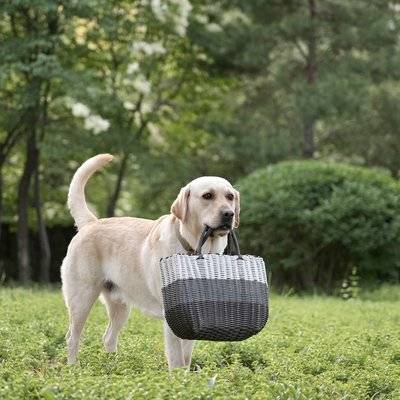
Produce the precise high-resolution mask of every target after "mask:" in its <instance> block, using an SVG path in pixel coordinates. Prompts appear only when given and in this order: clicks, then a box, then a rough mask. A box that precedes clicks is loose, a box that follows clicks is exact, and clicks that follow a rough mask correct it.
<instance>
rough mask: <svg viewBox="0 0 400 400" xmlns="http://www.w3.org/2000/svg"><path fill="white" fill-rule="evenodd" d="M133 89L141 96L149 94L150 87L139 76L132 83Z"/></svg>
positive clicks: (147, 82) (148, 83)
mask: <svg viewBox="0 0 400 400" xmlns="http://www.w3.org/2000/svg"><path fill="white" fill-rule="evenodd" d="M133 87H134V88H135V89H136V90H137V91H138V92H139V93H142V94H148V93H150V89H151V85H150V82H149V81H147V80H146V79H145V78H144V77H143V76H139V77H138V78H137V79H136V80H135V81H134V82H133Z"/></svg>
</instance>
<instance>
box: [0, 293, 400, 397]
mask: <svg viewBox="0 0 400 400" xmlns="http://www.w3.org/2000/svg"><path fill="white" fill-rule="evenodd" d="M371 299H373V301H372V300H356V301H347V302H345V301H342V300H341V299H334V298H321V297H305V298H299V297H281V296H272V298H271V316H270V320H269V322H268V325H267V327H266V328H265V329H264V330H263V331H262V332H261V333H260V334H259V335H257V336H255V337H253V338H251V339H248V340H247V341H245V342H242V343H207V342H202V343H198V344H197V346H196V348H195V352H194V359H193V371H191V372H188V371H183V370H178V371H175V372H173V373H172V374H170V373H169V372H168V371H167V368H166V363H165V359H164V354H163V343H162V332H161V323H160V322H159V321H155V320H152V319H150V318H147V317H145V316H142V315H141V314H139V313H137V312H134V313H133V314H132V315H131V317H130V319H129V322H128V324H127V326H126V328H125V329H124V330H123V333H122V335H121V338H120V345H119V351H118V353H117V354H114V355H110V354H106V353H105V352H104V350H103V348H102V343H101V336H102V334H103V331H104V329H105V326H106V315H105V311H104V309H103V307H102V306H101V305H100V304H96V306H95V307H94V310H93V311H92V313H91V316H90V318H89V321H88V323H87V325H86V330H85V333H84V337H83V340H82V346H81V352H80V365H75V366H67V365H66V354H65V345H64V334H65V331H66V328H67V317H66V312H65V309H64V305H63V302H62V298H61V293H60V291H59V290H56V289H42V290H40V289H18V288H17V289H4V288H0V399H13V400H14V399H39V398H40V399H42V398H43V399H48V400H51V399H100V398H103V399H153V398H154V399H246V398H249V399H369V398H370V399H400V302H399V301H393V300H392V301H384V300H383V301H382V300H379V296H375V297H374V296H371Z"/></svg>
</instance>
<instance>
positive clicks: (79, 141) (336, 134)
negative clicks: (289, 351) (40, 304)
mask: <svg viewBox="0 0 400 400" xmlns="http://www.w3.org/2000/svg"><path fill="white" fill-rule="evenodd" d="M399 34H400V2H397V1H395V0H392V1H386V0H377V1H373V2H371V1H367V0H353V1H347V0H273V1H263V0H253V1H246V2H243V1H236V0H230V1H223V0H217V1H208V0H199V1H198V0H192V1H189V0H164V1H160V0H137V1H136V0H125V1H117V0H112V1H109V0H81V1H70V0H68V1H67V0H57V1H50V0H35V1H33V0H18V1H15V0H3V1H2V2H1V3H0V110H1V112H0V227H1V232H0V234H1V242H0V243H1V259H0V276H1V279H2V280H10V279H19V280H21V281H24V282H26V281H29V280H31V279H35V280H42V281H49V280H57V279H58V266H59V264H60V260H61V258H62V257H63V255H64V253H65V248H66V245H67V243H68V240H69V239H70V237H71V235H72V234H73V227H72V220H71V218H70V216H69V214H68V212H67V210H66V206H65V203H66V196H67V191H68V184H69V181H70V179H71V177H72V174H73V172H74V170H75V169H76V167H77V166H78V165H79V164H80V163H81V162H82V161H83V160H85V159H86V158H88V157H90V156H92V155H94V154H97V153H100V152H110V153H112V154H114V155H116V156H117V162H114V163H113V165H112V166H110V167H109V168H107V169H106V170H104V171H102V172H101V173H99V174H98V175H97V176H95V177H94V178H93V179H92V180H91V181H90V183H89V187H88V198H89V201H90V203H91V204H92V206H93V207H94V208H95V209H96V210H97V213H98V215H100V216H113V215H131V216H143V217H149V218H153V217H158V216H159V215H161V214H163V213H167V212H168V210H169V205H170V203H171V202H172V200H173V198H174V197H175V196H176V193H177V192H178V190H179V188H180V186H182V185H183V184H184V183H186V182H187V181H188V180H190V179H192V178H195V177H197V176H200V175H221V176H224V177H226V178H227V179H229V180H230V181H232V182H238V181H239V182H246V178H245V176H247V175H248V174H250V173H252V172H253V171H255V170H257V169H259V168H265V167H267V166H268V165H270V164H277V163H279V162H281V161H285V160H292V159H302V158H303V159H316V160H319V161H321V162H328V161H329V162H341V163H347V164H354V165H357V166H360V167H365V168H380V169H382V170H386V172H382V174H383V175H385V177H386V178H382V179H381V178H378V177H377V178H376V179H377V180H379V181H380V182H381V180H382V182H383V181H385V182H386V183H382V185H383V186H385V185H386V186H387V187H386V186H385V188H383V187H382V188H381V189H379V190H381V191H382V192H379V193H380V194H379V193H378V192H376V190H378V189H376V188H375V186H376V185H375V184H374V183H373V182H372V181H374V179H375V178H374V179H372V178H371V180H370V181H368V180H365V179H364V177H365V176H366V175H365V174H367V175H368V174H369V173H370V174H372V175H373V174H377V175H376V176H378V175H379V173H378V172H364V170H363V169H357V168H356V169H351V168H350V167H347V166H345V165H338V166H337V170H336V169H335V168H336V167H334V166H332V167H329V168H332V171H336V172H332V174H333V175H335V174H337V175H335V176H341V174H345V175H346V176H350V175H351V179H349V183H348V184H347V183H346V185H344V186H340V185H339V186H340V188H339V189H337V191H335V195H333V194H332V196H331V197H329V199H327V198H326V197H324V196H325V194H322V195H321V196H322V197H321V198H319V200H321V203H320V208H318V210H319V211H318V212H317V211H315V210H314V209H312V210H313V211H312V214H313V218H315V219H314V220H313V221H314V222H315V224H317V225H318V229H320V230H321V232H325V234H326V235H327V236H326V237H325V236H324V238H322V237H321V236H320V235H316V231H314V230H313V232H312V234H311V233H307V232H308V231H307V230H306V231H305V232H303V233H304V235H306V237H304V242H302V243H304V244H305V245H306V246H308V245H309V244H310V243H311V241H312V240H317V242H318V241H323V240H328V239H327V238H328V236H329V238H330V239H329V240H331V241H329V240H328V242H329V243H327V242H326V243H325V242H324V245H325V244H326V245H327V246H331V245H332V243H333V242H334V243H335V245H334V246H336V245H338V246H339V244H338V243H339V242H340V246H342V245H343V246H344V247H340V248H341V250H340V251H342V250H343V249H344V248H346V249H347V250H349V249H351V251H350V253H351V257H350V258H346V257H347V255H348V253H346V254H347V255H346V257H345V258H346V260H349V262H347V261H346V262H344V261H343V257H342V256H343V254H344V253H343V254H342V253H340V254H341V256H340V257H339V256H338V258H337V259H336V260H337V263H338V265H339V264H340V268H339V267H338V268H339V269H340V270H341V271H342V272H341V274H340V275H339V276H338V277H337V278H340V279H341V278H343V277H345V276H346V274H348V273H349V268H350V264H351V263H356V264H358V266H359V267H361V264H362V265H366V264H365V263H364V261H363V260H364V258H363V257H362V254H364V255H365V254H368V260H369V261H370V262H372V260H374V261H373V262H374V263H375V265H374V266H373V267H371V268H372V270H374V271H377V270H379V271H381V272H382V271H383V272H382V273H380V272H379V273H377V274H375V275H373V276H374V279H376V278H377V277H379V279H382V280H389V279H392V280H393V279H394V280H396V279H397V280H398V279H399V276H398V272H393V271H398V269H397V270H396V268H398V265H399V262H400V261H399V255H398V253H396V252H393V251H392V250H391V249H392V248H393V247H392V246H393V243H394V242H390V240H391V239H388V238H386V239H387V240H388V241H389V242H390V244H388V246H389V247H385V246H384V245H383V244H382V246H383V247H381V248H379V249H378V250H377V249H375V250H371V251H372V253H368V251H369V250H365V249H364V250H363V248H362V246H361V247H359V246H358V244H360V243H363V237H364V236H363V235H367V236H368V234H369V233H371V232H373V231H374V230H378V231H379V226H378V225H379V224H380V222H379V221H380V219H379V218H378V216H376V212H377V213H378V214H379V215H381V216H382V218H384V219H385V218H386V217H384V216H385V215H386V216H387V215H388V213H389V214H390V213H391V212H392V211H390V210H394V209H396V208H395V207H394V206H393V204H394V202H396V201H398V197H399V194H398V192H396V191H395V189H393V187H395V186H396V184H397V183H395V181H396V180H397V179H398V177H399V170H400V157H399V153H400V103H399V98H400V54H399V53H400V51H399V50H400V49H399ZM324 165H328V164H323V163H310V164H302V163H294V164H286V163H284V164H282V166H278V165H277V166H276V167H273V168H276V169H272V170H269V169H267V170H262V169H261V171H260V172H256V173H255V175H251V177H249V178H248V181H247V182H251V181H252V179H253V180H254V179H256V178H255V177H257V176H260V177H265V181H264V180H260V181H257V183H256V186H257V189H258V190H259V192H258V193H259V194H260V196H261V197H260V199H262V195H264V196H267V198H266V199H265V201H266V203H265V204H268V205H271V202H274V201H277V205H278V206H280V207H283V204H285V203H284V202H283V203H281V202H280V201H278V200H277V199H279V195H280V194H282V193H286V192H285V191H283V192H280V191H279V190H280V189H282V188H281V187H280V186H279V185H280V183H279V179H283V180H284V181H285V182H286V183H287V184H288V185H289V184H290V182H294V183H293V184H294V186H293V187H291V188H290V193H291V196H294V197H293V198H296V196H301V195H302V193H303V194H304V193H305V192H307V191H308V190H309V191H310V193H314V192H315V191H317V192H318V190H319V189H318V188H320V187H325V186H326V185H328V186H329V185H330V183H329V182H331V180H330V179H331V175H329V174H328V175H329V176H327V175H326V174H325V172H321V168H322V170H323V171H325V169H324V168H325V167H324ZM329 165H332V164H329ZM289 166H290V167H289ZM327 168H328V167H327ZM329 168H328V169H329ZM347 168H349V169H347ZM262 171H264V172H262ZM265 171H275V172H274V173H272V176H271V179H272V180H271V181H270V176H269V175H268V174H269V172H265ZM279 171H280V172H279ZM285 171H286V172H285ZM345 171H348V172H345ZM257 174H258V175H257ZM263 174H264V175H263ZM280 174H282V175H280ZM347 174H349V175H347ZM333 175H332V176H333ZM372 175H371V176H372ZM389 175H391V176H392V178H390V177H389ZM276 176H278V177H280V178H279V179H278V181H277V180H276V179H277V178H274V177H276ZM305 177H318V179H317V181H318V182H320V180H321V185H322V186H319V183H318V185H317V183H315V181H314V178H312V179H311V180H310V181H307V185H310V186H307V185H306V186H305V187H304V188H303V187H302V186H301V185H300V186H299V182H302V181H303V179H306V178H305ZM358 177H359V179H358ZM260 179H261V178H260ZM296 179H297V180H298V181H296ZM335 179H336V178H335ZM389 181H390V182H389ZM374 182H375V181H374ZM274 185H275V186H274ZM276 185H278V186H276ZM315 185H317V186H315ZM247 187H251V184H250V183H248V184H247V183H246V184H245V185H244V186H243V190H244V191H245V192H244V197H243V198H244V199H245V201H246V203H248V204H254V203H255V202H256V200H255V199H254V198H253V196H252V193H249V192H246V188H247ZM294 187H295V188H296V190H295V189H294ZM274 188H277V192H275V191H274ZM278 189H279V190H278ZM303 189H304V190H303ZM321 190H322V189H321ZM324 190H325V189H323V191H324ZM396 190H397V189H396ZM307 193H308V192H307ZM324 193H325V192H324ZM350 194H351V196H350ZM309 195H310V194H307V196H306V197H307V198H308V196H309ZM364 195H365V196H364ZM318 196H319V195H318ZM341 196H342V197H341ZM386 196H389V197H388V198H386ZM361 198H365V201H366V202H368V204H367V205H366V206H365V207H367V206H368V207H369V208H368V207H367V208H368V210H367V209H365V210H364V211H363V210H361V209H359V208H357V207H358V206H357V204H356V203H357V201H358V199H361ZM383 198H384V199H383ZM344 199H353V200H354V203H352V204H348V206H349V208H351V209H352V210H353V211H354V212H356V211H355V208H357V212H356V214H357V213H358V214H357V215H362V219H357V221H358V222H357V224H358V223H359V221H365V223H361V225H360V226H359V225H357V224H356V225H357V226H356V227H355V226H353V225H351V224H350V225H351V226H350V225H349V226H348V227H345V228H343V229H345V230H344V231H340V229H341V228H340V227H341V226H342V225H340V224H341V223H340V222H337V221H339V220H340V215H342V217H343V218H344V220H346V221H347V216H346V215H347V214H346V213H344V211H343V207H344V204H343V203H342V200H343V201H344ZM263 201H264V200H260V202H263ZM288 201H289V200H288ZM349 202H350V200H349ZM389 203H390V204H389ZM244 206H246V204H244ZM271 207H272V206H271ZM324 207H325V208H324ZM374 207H375V208H376V210H375V208H374ZM390 207H394V208H390ZM396 207H397V206H396ZM272 210H274V211H272ZM280 210H282V208H281V209H280ZM286 211H287V210H286ZM314 211H315V212H314ZM256 212H257V211H256V209H254V210H253V211H251V210H249V211H245V213H244V215H243V218H242V221H243V225H244V226H243V239H244V245H245V247H247V249H248V250H252V251H256V250H257V251H259V252H261V253H262V254H270V255H271V257H273V258H274V259H273V260H272V265H273V266H274V265H276V266H278V265H282V263H283V264H285V263H286V264H285V265H287V263H291V266H293V268H297V269H298V271H309V270H313V271H315V268H317V269H318V268H323V269H324V268H325V269H326V268H328V267H327V266H326V265H327V264H326V263H325V264H324V262H322V261H321V260H320V259H318V260H319V261H318V260H316V259H313V258H312V259H311V260H310V259H309V258H307V257H305V255H304V254H303V253H302V254H300V253H301V252H302V249H301V248H300V247H299V246H296V243H297V242H296V240H295V241H294V242H293V243H289V241H284V242H282V243H280V244H279V245H278V244H277V249H276V252H275V250H274V251H272V250H271V248H270V247H268V246H263V243H267V238H266V237H265V238H264V237H261V236H260V238H258V239H260V241H257V240H252V238H251V232H252V231H251V229H258V228H255V226H253V225H251V224H252V223H253V222H254V221H253V220H252V217H251V216H252V215H253V216H254V215H256ZM309 212H310V208H309V207H308V206H305V207H303V208H302V207H300V208H299V209H298V210H297V213H298V217H299V218H300V219H304V218H311V216H310V213H309ZM265 213H267V214H268V215H267V214H265ZM315 213H317V214H318V217H317V214H315ZM289 214H290V213H289V212H288V214H285V213H284V214H282V215H280V211H279V210H278V209H277V208H273V207H272V208H271V209H270V210H268V212H267V210H265V209H263V211H262V213H261V214H260V215H262V218H266V220H265V225H263V226H264V227H265V230H266V231H265V235H266V236H268V240H270V236H271V235H273V234H274V232H277V231H276V230H275V229H273V227H274V226H275V225H274V224H277V223H278V222H282V223H283V222H284V224H279V229H280V231H279V232H280V234H281V235H282V236H277V237H276V238H275V240H278V239H277V238H278V237H289V236H290V235H287V233H288V232H289V233H290V232H292V231H291V230H292V229H293V224H295V223H296V221H298V220H296V218H297V217H296V218H295V217H294V216H293V215H289ZM278 215H280V217H282V219H281V220H279V218H280V217H279V218H278V217H277V216H278ZM351 215H354V214H351ZM270 217H274V218H275V219H274V221H273V222H271V225H268V221H269V220H270ZM292 218H294V219H292ZM352 218H353V217H352ZM360 218H361V217H360ZM370 218H371V219H370ZM388 218H389V217H388ZM247 219H248V220H247ZM332 220H333V221H336V222H335V223H334V224H333V225H332ZM385 221H386V220H385ZM393 221H397V220H396V219H395V216H393ZM393 221H391V223H392V225H391V229H392V228H393V231H392V232H395V231H396V229H397V228H396V227H395V225H393V224H395V222H393ZM314 222H313V223H314ZM381 222H382V221H381ZM397 223H398V222H396V224H397ZM374 224H375V225H374ZM332 226H334V227H335V230H333V228H332ZM396 226H397V225H396ZM327 228H329V229H327ZM330 228H332V229H331V230H330ZM364 228H365V231H364ZM248 229H250V230H248ZM361 231H362V232H361ZM380 233H381V234H383V231H381V232H380ZM313 235H314V236H313ZM315 235H316V236H315ZM335 235H339V236H335ZM388 235H389V233H388ZM334 236H335V240H337V241H334V240H333V239H332V238H333V237H334ZM344 236H346V237H347V238H353V239H354V240H353V239H352V241H351V242H350V243H348V244H346V245H345V244H343V240H344V238H343V237H344ZM389 236H390V235H389ZM368 237H369V236H368ZM339 239H340V240H342V241H340V240H339ZM386 239H385V240H386ZM271 240H272V239H271ZM349 240H350V239H349ZM389 242H388V243H389ZM268 243H269V242H268ZM276 243H279V240H278V241H277V242H276ZM313 243H314V242H313ZM385 243H386V242H385ZM297 244H298V243H297ZM364 244H365V243H364ZM285 246H286V247H285ZM332 246H333V245H332ZM346 246H347V247H346ZM294 247H295V248H294ZM333 248H334V247H329V249H330V250H329V251H333V250H332V249H333ZM335 248H336V247H335ZM389 248H390V249H389ZM347 250H346V251H347ZM343 251H344V250H343ZM365 251H366V252H367V253H365ZM299 252H300V253H299ZM289 253H290V254H289ZM350 253H349V254H350ZM324 254H326V253H324ZM334 254H335V256H334V257H333V258H334V259H335V257H336V256H337V253H334ZM382 260H384V261H382ZM363 263H364V264H363ZM381 263H382V264H381ZM276 268H278V267H276ZM329 268H331V266H329ZM281 272H282V271H281ZM299 273H300V272H299ZM367 275H368V274H366V276H367ZM321 276H322V275H321ZM324 276H325V275H324ZM303 278H304V279H305V280H304V279H303V280H304V282H306V280H307V279H308V278H309V276H308V277H307V279H306V277H303ZM280 279H281V280H282V281H281V284H282V285H284V284H285V283H287V284H289V285H295V282H297V281H298V280H297V278H296V279H294V278H293V276H291V277H288V275H285V274H284V273H283V272H282V273H281V275H280ZM334 281H335V279H333V280H332V282H330V283H329V285H328V286H330V287H329V288H325V289H327V290H328V291H332V290H333V289H334V288H335V285H336V284H337V282H336V281H335V282H334ZM321 282H322V281H318V279H317V278H316V279H315V280H314V281H313V283H312V284H313V285H319V286H321V287H323V284H322V283H321ZM309 283H310V282H308V283H307V284H306V283H304V284H300V285H298V286H303V287H305V288H309ZM325 283H326V281H325Z"/></svg>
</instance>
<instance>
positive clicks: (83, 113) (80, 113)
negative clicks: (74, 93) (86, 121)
mask: <svg viewBox="0 0 400 400" xmlns="http://www.w3.org/2000/svg"><path fill="white" fill-rule="evenodd" d="M71 111H72V115H73V116H74V117H82V118H87V117H89V115H90V110H89V108H88V107H87V106H85V105H84V104H82V103H75V104H73V105H72V106H71Z"/></svg>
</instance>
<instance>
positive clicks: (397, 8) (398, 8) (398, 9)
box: [389, 3, 400, 12]
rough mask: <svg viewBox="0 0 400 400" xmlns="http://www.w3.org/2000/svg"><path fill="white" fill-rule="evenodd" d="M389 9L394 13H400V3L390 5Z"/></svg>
mask: <svg viewBox="0 0 400 400" xmlns="http://www.w3.org/2000/svg"><path fill="white" fill-rule="evenodd" d="M389 8H391V9H392V10H393V11H394V12H400V4H398V3H389Z"/></svg>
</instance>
